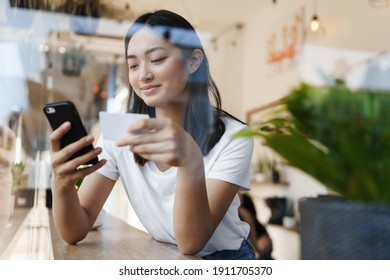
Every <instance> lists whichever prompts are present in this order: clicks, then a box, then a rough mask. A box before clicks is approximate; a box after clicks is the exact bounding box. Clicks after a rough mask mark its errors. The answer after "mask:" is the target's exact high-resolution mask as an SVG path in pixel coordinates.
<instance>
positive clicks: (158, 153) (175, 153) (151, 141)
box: [117, 118, 201, 166]
mask: <svg viewBox="0 0 390 280" xmlns="http://www.w3.org/2000/svg"><path fill="white" fill-rule="evenodd" d="M127 131H128V132H129V133H130V135H129V136H127V137H125V138H122V139H121V140H119V141H118V142H117V145H118V146H119V147H123V146H127V145H128V146H130V150H131V151H132V152H133V153H137V154H139V155H140V156H142V157H143V158H145V159H147V160H152V161H156V162H164V163H165V164H167V165H169V166H184V165H186V163H188V162H190V161H191V159H193V156H194V155H195V154H197V155H199V153H200V150H199V148H198V146H197V144H196V143H195V141H194V140H193V138H192V137H191V135H190V134H188V133H187V132H186V131H185V130H184V129H183V128H182V127H181V126H180V125H178V124H177V123H175V122H173V121H172V120H170V119H163V118H160V119H157V118H152V119H145V120H140V121H137V122H134V123H132V124H131V125H130V126H129V128H128V130H127ZM200 155H201V154H200Z"/></svg>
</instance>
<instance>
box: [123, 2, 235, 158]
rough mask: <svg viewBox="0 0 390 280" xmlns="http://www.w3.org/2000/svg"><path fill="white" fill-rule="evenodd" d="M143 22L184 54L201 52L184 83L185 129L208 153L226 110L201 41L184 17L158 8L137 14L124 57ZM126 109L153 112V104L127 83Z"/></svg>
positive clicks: (218, 136)
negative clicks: (194, 69) (195, 69)
mask: <svg viewBox="0 0 390 280" xmlns="http://www.w3.org/2000/svg"><path fill="white" fill-rule="evenodd" d="M146 26H147V27H149V28H152V29H153V30H154V31H155V32H156V33H157V34H159V35H160V36H161V37H162V38H164V39H165V40H167V41H169V42H170V43H171V44H173V45H175V46H176V47H178V48H180V49H181V50H182V54H183V57H188V56H189V55H191V54H192V51H193V50H195V49H200V50H201V51H202V52H203V54H204V58H203V61H202V64H201V65H200V67H199V68H198V70H197V71H195V72H194V73H192V74H191V75H190V77H189V81H188V84H187V88H188V90H189V92H190V95H189V99H188V103H187V107H186V110H185V119H184V129H185V131H187V132H188V133H189V134H190V135H191V136H192V137H193V139H194V140H195V142H196V143H197V144H198V146H199V147H200V150H201V151H202V154H203V155H207V154H208V153H209V151H210V150H211V149H212V148H213V147H214V146H215V144H216V143H218V141H219V140H220V139H221V137H222V135H223V133H224V132H225V124H224V123H223V121H222V120H221V118H220V117H221V116H225V115H229V114H227V113H226V112H224V111H223V110H222V109H221V97H220V94H219V91H218V88H217V86H216V84H215V82H214V80H213V79H212V77H211V75H210V68H209V64H208V60H207V57H206V54H205V51H204V49H203V47H202V44H201V41H200V39H199V37H198V35H197V33H196V31H195V29H194V27H193V26H192V25H191V24H190V23H189V22H188V21H187V20H186V19H184V18H183V17H181V16H179V15H177V14H175V13H173V12H170V11H166V10H159V11H156V12H154V13H146V14H144V15H142V16H140V17H138V18H137V19H136V20H135V22H134V24H133V25H132V26H131V27H130V29H129V30H128V32H127V34H126V38H125V55H126V58H127V55H128V54H127V48H128V45H129V42H130V40H131V37H132V36H133V35H134V34H135V33H136V32H137V31H139V30H140V29H142V28H144V27H146ZM210 97H212V99H213V100H212V101H213V102H211V100H210ZM127 111H128V112H132V113H142V114H149V116H151V117H154V116H155V108H154V107H149V106H148V105H146V104H145V102H144V101H143V100H142V99H141V98H139V97H138V96H137V94H136V93H135V91H134V89H133V88H132V87H131V85H130V84H129V99H128V104H127ZM134 157H135V160H136V162H137V163H138V164H141V165H143V164H144V163H145V162H146V160H145V159H144V158H142V157H141V156H139V155H137V154H134Z"/></svg>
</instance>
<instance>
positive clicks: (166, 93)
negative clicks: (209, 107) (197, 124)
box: [127, 27, 188, 108]
mask: <svg viewBox="0 0 390 280" xmlns="http://www.w3.org/2000/svg"><path fill="white" fill-rule="evenodd" d="M127 53H128V57H127V63H128V67H129V81H130V85H131V86H132V87H133V89H134V91H135V92H136V94H137V95H138V96H139V97H140V98H142V99H143V100H144V102H145V103H146V104H147V105H148V106H151V107H156V108H164V107H166V106H179V108H182V107H183V104H185V103H186V102H187V97H188V93H187V92H185V88H186V85H187V80H188V71H187V70H186V67H185V66H184V65H185V63H183V57H182V52H181V50H180V49H179V48H177V47H175V46H174V45H172V44H171V43H169V42H168V41H166V40H164V39H162V38H160V37H158V36H157V35H156V34H155V33H154V32H153V31H152V30H151V29H150V28H146V27H145V28H143V29H141V30H140V31H138V32H137V33H135V34H134V35H133V36H132V38H131V40H130V42H129V45H128V49H127Z"/></svg>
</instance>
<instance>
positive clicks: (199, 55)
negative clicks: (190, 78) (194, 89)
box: [187, 49, 203, 74]
mask: <svg viewBox="0 0 390 280" xmlns="http://www.w3.org/2000/svg"><path fill="white" fill-rule="evenodd" d="M202 61H203V52H202V51H201V50H200V49H195V50H193V51H192V54H191V56H190V57H189V58H188V59H187V68H188V72H189V73H190V74H192V73H194V72H196V70H198V68H199V66H200V65H201V64H202Z"/></svg>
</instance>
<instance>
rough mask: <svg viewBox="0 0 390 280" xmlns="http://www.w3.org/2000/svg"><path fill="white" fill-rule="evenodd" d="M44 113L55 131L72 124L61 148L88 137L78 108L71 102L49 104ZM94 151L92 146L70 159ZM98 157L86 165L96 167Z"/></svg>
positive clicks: (62, 140) (62, 141)
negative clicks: (68, 123)
mask: <svg viewBox="0 0 390 280" xmlns="http://www.w3.org/2000/svg"><path fill="white" fill-rule="evenodd" d="M43 112H44V113H45V115H46V118H47V120H48V121H49V123H50V126H51V128H52V129H53V130H55V129H57V128H58V127H59V126H60V125H62V124H63V123H64V122H66V121H68V122H70V123H71V125H72V127H71V129H70V130H69V131H68V132H67V133H66V134H65V135H64V136H63V137H62V138H61V147H62V148H63V147H65V146H67V145H69V144H71V143H73V142H75V141H77V140H79V139H80V138H82V137H84V136H86V135H87V131H86V129H85V127H84V125H83V123H82V121H81V118H80V115H79V113H78V112H77V109H76V106H75V105H74V104H73V103H72V102H70V101H60V102H55V103H48V104H46V105H45V106H44V107H43ZM91 150H93V145H92V144H90V145H88V146H86V147H84V148H82V149H81V150H79V151H78V152H76V153H74V154H73V155H72V156H71V157H70V159H74V158H76V157H79V156H81V155H83V154H86V153H87V152H89V151H91ZM98 161H99V160H98V157H96V158H94V159H92V160H90V161H89V162H86V163H85V165H86V166H89V165H94V164H96V163H98Z"/></svg>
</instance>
